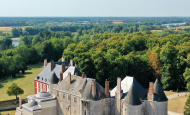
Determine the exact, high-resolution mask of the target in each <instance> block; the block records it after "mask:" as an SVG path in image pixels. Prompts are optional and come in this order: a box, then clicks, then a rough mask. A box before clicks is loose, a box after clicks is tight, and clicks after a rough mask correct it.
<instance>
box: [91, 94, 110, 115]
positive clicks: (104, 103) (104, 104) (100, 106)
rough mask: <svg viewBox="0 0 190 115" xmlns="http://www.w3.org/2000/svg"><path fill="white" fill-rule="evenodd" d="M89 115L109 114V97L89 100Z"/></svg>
mask: <svg viewBox="0 0 190 115" xmlns="http://www.w3.org/2000/svg"><path fill="white" fill-rule="evenodd" d="M90 115H111V98H105V99H101V100H98V101H90Z"/></svg>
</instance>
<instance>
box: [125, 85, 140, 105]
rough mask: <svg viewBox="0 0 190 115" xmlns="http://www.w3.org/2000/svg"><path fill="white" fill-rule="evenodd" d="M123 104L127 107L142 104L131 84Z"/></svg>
mask: <svg viewBox="0 0 190 115" xmlns="http://www.w3.org/2000/svg"><path fill="white" fill-rule="evenodd" d="M123 103H124V104H128V105H140V104H142V102H141V101H140V99H139V96H138V94H137V91H136V89H135V86H134V85H133V84H132V85H131V88H130V89H129V92H128V94H127V96H126V97H125V99H124V102H123Z"/></svg>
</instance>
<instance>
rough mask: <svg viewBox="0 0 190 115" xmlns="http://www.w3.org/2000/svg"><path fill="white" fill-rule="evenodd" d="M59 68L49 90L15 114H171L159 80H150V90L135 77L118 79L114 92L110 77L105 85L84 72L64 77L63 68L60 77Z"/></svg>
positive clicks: (32, 97)
mask: <svg viewBox="0 0 190 115" xmlns="http://www.w3.org/2000/svg"><path fill="white" fill-rule="evenodd" d="M71 62H72V61H71ZM46 67H47V66H45V68H44V69H46ZM68 68H69V65H68ZM65 70H66V69H65ZM42 71H43V70H42ZM55 71H56V70H55ZM55 71H54V72H52V74H51V77H50V78H49V80H47V84H48V87H49V88H48V90H46V89H45V87H44V89H43V90H42V91H40V92H38V93H37V94H34V95H29V96H28V97H27V99H28V103H26V104H22V105H21V103H20V106H19V107H18V108H16V110H17V111H16V113H15V115H167V105H168V99H167V97H166V96H165V94H164V92H163V90H162V87H161V86H160V83H159V80H156V81H155V83H154V84H153V82H150V84H149V91H148V92H147V90H146V89H144V88H143V87H142V86H141V85H140V84H139V83H138V82H137V81H136V80H135V78H133V77H130V76H126V77H125V78H124V79H123V80H122V81H121V78H117V86H116V87H115V88H114V89H113V90H111V91H110V90H109V81H107V80H106V81H105V88H103V87H102V86H101V85H100V84H99V83H98V82H96V80H95V79H92V78H87V77H86V76H85V74H84V73H83V74H82V76H79V75H77V74H71V72H68V73H67V75H66V76H65V77H62V76H63V74H64V73H63V71H62V72H61V73H63V74H62V75H60V77H57V75H56V73H55ZM65 72H66V71H65ZM35 80H36V78H35Z"/></svg>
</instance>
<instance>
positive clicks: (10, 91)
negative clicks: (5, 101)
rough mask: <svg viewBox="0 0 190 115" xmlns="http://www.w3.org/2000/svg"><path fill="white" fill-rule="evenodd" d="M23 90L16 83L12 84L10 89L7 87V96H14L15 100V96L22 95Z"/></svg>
mask: <svg viewBox="0 0 190 115" xmlns="http://www.w3.org/2000/svg"><path fill="white" fill-rule="evenodd" d="M23 93H24V90H23V89H21V88H20V87H19V86H18V85H17V84H16V83H12V85H11V86H10V87H8V90H7V94H8V95H9V96H12V95H15V96H16V99H17V95H20V94H23Z"/></svg>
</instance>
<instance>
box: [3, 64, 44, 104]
mask: <svg viewBox="0 0 190 115" xmlns="http://www.w3.org/2000/svg"><path fill="white" fill-rule="evenodd" d="M43 68H44V67H43V63H37V64H34V65H29V66H28V70H27V71H26V73H25V74H17V77H16V78H8V79H6V80H5V81H3V82H2V83H0V94H1V98H0V101H4V100H10V99H15V98H16V97H15V96H8V95H7V93H6V91H7V89H8V87H9V86H11V84H12V83H16V84H17V85H18V86H19V87H21V88H22V89H23V90H24V94H23V95H22V98H26V97H27V96H28V95H31V94H34V78H35V77H36V76H37V75H38V74H39V73H40V72H41V71H42V69H43Z"/></svg>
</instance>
